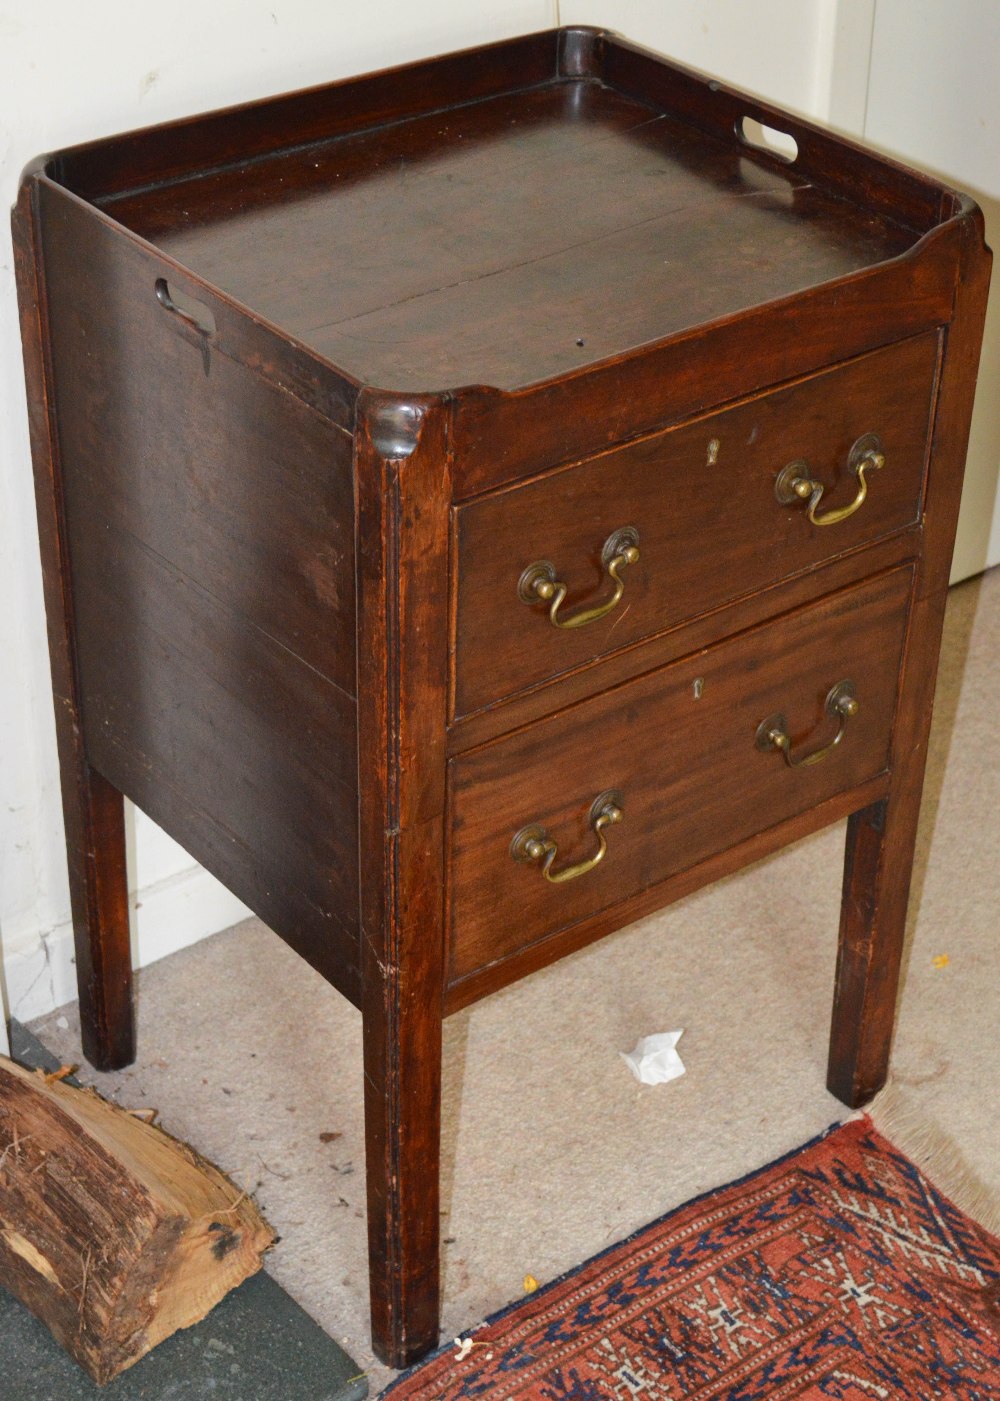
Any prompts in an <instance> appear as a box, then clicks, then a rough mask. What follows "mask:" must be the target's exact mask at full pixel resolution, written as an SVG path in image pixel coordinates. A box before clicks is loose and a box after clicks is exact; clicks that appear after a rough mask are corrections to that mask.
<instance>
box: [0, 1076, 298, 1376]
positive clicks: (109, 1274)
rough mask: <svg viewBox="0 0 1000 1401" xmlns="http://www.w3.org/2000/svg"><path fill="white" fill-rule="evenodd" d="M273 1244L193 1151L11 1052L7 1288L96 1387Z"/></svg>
mask: <svg viewBox="0 0 1000 1401" xmlns="http://www.w3.org/2000/svg"><path fill="white" fill-rule="evenodd" d="M274 1239H275V1235H274V1232H273V1231H272V1229H271V1227H270V1226H269V1225H268V1224H267V1222H266V1221H265V1220H264V1219H263V1217H262V1216H261V1215H260V1213H259V1212H258V1210H257V1208H256V1206H255V1205H254V1204H253V1202H252V1201H251V1200H250V1199H249V1198H248V1197H247V1195H246V1194H245V1193H244V1192H241V1191H240V1190H239V1189H238V1188H237V1187H236V1186H235V1185H234V1184H233V1183H232V1182H230V1181H229V1179H228V1178H227V1177H225V1176H224V1175H223V1173H221V1172H220V1171H219V1170H218V1168H215V1167H213V1166H212V1164H211V1163H209V1162H207V1161H206V1160H205V1159H204V1158H202V1157H201V1156H200V1155H199V1154H197V1153H196V1152H195V1151H194V1149H192V1148H190V1147H189V1146H188V1145H187V1144H185V1143H181V1142H180V1141H179V1140H177V1139H175V1138H171V1137H170V1135H169V1134H167V1133H165V1132H164V1131H163V1130H162V1129H159V1128H157V1127H155V1126H154V1125H152V1124H149V1123H147V1122H143V1121H142V1120H141V1119H139V1118H137V1117H135V1116H134V1115H133V1114H130V1113H129V1112H128V1111H127V1110H124V1109H120V1108H118V1107H117V1106H116V1105H113V1104H110V1103H108V1101H107V1100H104V1099H102V1098H101V1097H100V1096H99V1095H98V1094H97V1093H96V1091H93V1090H81V1089H76V1088H74V1087H73V1086H70V1085H65V1084H62V1083H60V1082H59V1081H54V1080H52V1079H51V1078H49V1079H47V1078H46V1077H45V1076H43V1075H42V1074H41V1072H34V1073H33V1072H31V1071H28V1070H24V1069H22V1068H21V1067H20V1066H18V1065H16V1064H15V1063H14V1062H13V1061H10V1060H8V1059H6V1057H3V1056H0V1284H3V1285H4V1286H5V1287H6V1288H7V1289H9V1290H10V1291H11V1293H13V1294H15V1295H16V1296H17V1298H19V1299H20V1300H21V1301H22V1302H23V1303H24V1304H26V1305H27V1307H28V1308H29V1309H30V1310H31V1311H32V1313H34V1314H35V1315H36V1316H37V1317H38V1318H39V1319H41V1320H42V1322H43V1323H45V1324H46V1325H47V1326H48V1328H49V1329H50V1330H51V1331H52V1333H53V1335H54V1336H55V1337H56V1338H57V1339H58V1341H59V1342H60V1343H61V1344H62V1346H63V1347H64V1348H65V1349H66V1351H67V1352H69V1353H70V1355H71V1356H72V1357H74V1358H75V1359H76V1360H77V1362H79V1363H80V1364H81V1366H83V1367H84V1368H85V1369H86V1371H87V1372H88V1373H89V1374H90V1376H91V1377H92V1378H93V1380H94V1381H95V1382H97V1383H98V1384H102V1383H104V1382H107V1381H110V1380H111V1379H112V1378H113V1377H115V1376H117V1374H118V1373H119V1372H121V1371H124V1369H125V1368H126V1367H130V1366H131V1365H132V1364H133V1363H134V1362H137V1361H138V1360H139V1358H141V1357H143V1356H144V1355H145V1354H146V1353H147V1352H149V1350H150V1349H151V1348H153V1347H155V1346H156V1345H157V1343H160V1342H162V1341H163V1339H164V1338H166V1337H169V1335H170V1334H171V1333H173V1332H175V1331H176V1330H177V1329H178V1328H186V1327H188V1326H190V1325H191V1324H192V1323H197V1321H198V1320H199V1319H201V1318H204V1317H205V1315H206V1314H207V1313H208V1312H209V1311H210V1309H212V1308H213V1307H214V1306H215V1305H216V1304H217V1303H218V1302H219V1300H220V1299H222V1298H223V1297H224V1295H226V1294H227V1293H228V1292H229V1291H230V1290H231V1289H233V1288H235V1286H236V1285H237V1284H239V1283H241V1281H242V1280H244V1279H245V1278H246V1277H247V1276H248V1275H251V1274H253V1273H254V1272H255V1271H256V1270H258V1269H259V1268H260V1265H261V1257H262V1255H263V1253H264V1251H265V1250H267V1249H268V1247H269V1246H271V1245H272V1244H273V1243H274Z"/></svg>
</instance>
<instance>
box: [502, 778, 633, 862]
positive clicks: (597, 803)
mask: <svg viewBox="0 0 1000 1401" xmlns="http://www.w3.org/2000/svg"><path fill="white" fill-rule="evenodd" d="M621 820H622V798H621V794H620V793H617V792H615V791H614V790H609V791H608V792H607V793H601V794H599V796H598V797H596V798H595V799H594V801H593V802H592V803H591V805H590V825H591V828H592V829H593V832H594V835H595V836H596V837H597V842H598V847H597V851H596V852H595V853H594V855H593V856H588V857H587V859H586V861H578V862H576V864H575V865H573V866H563V867H561V869H560V870H558V871H555V870H553V869H552V868H553V865H554V864H555V859H556V857H557V855H558V854H559V848H558V847H557V846H556V844H555V842H554V841H553V840H552V838H551V837H550V836H549V834H548V832H547V831H546V830H545V828H544V827H541V826H539V825H538V823H537V822H531V823H529V824H528V826H527V827H522V828H521V830H520V832H518V834H517V836H516V837H515V838H514V840H513V841H512V842H511V844H510V854H511V856H512V857H513V858H514V860H515V861H538V862H541V866H542V875H543V876H544V877H545V879H546V880H547V881H549V882H550V883H551V884H552V885H562V883H563V882H564V881H568V880H576V878H577V876H585V875H586V874H587V872H588V871H592V870H593V869H594V867H595V866H597V865H599V864H600V863H601V862H602V861H603V860H604V853H605V852H606V851H607V849H608V839H607V837H606V836H605V835H604V832H605V829H606V828H607V827H613V826H614V825H615V823H616V822H620V821H621Z"/></svg>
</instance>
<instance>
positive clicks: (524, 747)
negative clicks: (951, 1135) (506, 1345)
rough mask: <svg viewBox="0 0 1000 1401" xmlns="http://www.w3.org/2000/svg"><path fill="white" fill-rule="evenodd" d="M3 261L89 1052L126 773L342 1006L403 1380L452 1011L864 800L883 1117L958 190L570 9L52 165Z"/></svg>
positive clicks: (938, 617)
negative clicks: (24, 403) (555, 25)
mask: <svg viewBox="0 0 1000 1401" xmlns="http://www.w3.org/2000/svg"><path fill="white" fill-rule="evenodd" d="M754 122H757V123H764V124H765V126H767V127H770V128H776V129H778V130H779V131H783V132H785V133H788V134H790V135H791V136H792V137H793V138H794V141H795V143H796V145H797V154H796V155H795V157H794V159H792V160H790V161H789V160H786V159H785V158H783V157H782V156H781V155H780V154H778V153H777V152H776V151H774V150H772V149H769V148H767V147H766V146H760V145H758V144H756V137H755V136H754V130H755V128H754V127H753V126H752V125H751V124H752V123H754ZM14 231H15V244H16V256H17V272H18V283H19V290H20V299H21V308H22V322H23V335H24V347H25V358H26V366H27V378H28V388H29V408H30V418H31V430H32V444H33V453H34V461H35V472H36V483H37V494H38V513H39V523H40V534H41V542H42V555H43V566H44V575H45V589H46V607H47V614H48V623H49V641H50V649H51V656H52V671H53V683H54V691H55V697H56V715H57V723H58V736H59V748H60V760H61V767H62V776H63V799H64V810H65V818H66V835H67V846H68V853H69V863H70V875H71V890H72V899H73V918H74V928H75V933H76V944H77V965H78V972H79V983H80V1000H81V1015H82V1022H83V1036H84V1049H85V1052H86V1054H87V1056H88V1058H89V1059H90V1061H91V1062H92V1063H93V1064H95V1065H97V1066H99V1067H101V1068H110V1067H114V1066H120V1065H123V1064H125V1063H127V1062H128V1061H129V1060H130V1059H131V1058H132V1056H133V1054H134V1024H133V1013H132V998H131V972H130V966H129V936H128V899H127V890H126V876H125V850H124V828H123V818H122V795H123V794H124V795H126V796H128V797H129V798H131V799H132V800H133V801H134V802H136V803H137V804H138V805H139V807H141V808H142V809H143V810H144V811H146V812H148V813H149V814H150V815H151V816H152V817H153V818H154V819H155V820H156V821H157V822H158V823H160V825H161V826H163V827H164V828H165V829H166V831H167V832H169V833H170V834H171V836H173V837H174V838H175V839H176V840H177V841H179V842H180V843H181V844H182V845H183V846H184V847H186V848H187V850H188V851H190V852H191V853H192V855H193V856H194V857H196V858H197V859H198V860H199V861H201V862H202V863H203V864H204V865H205V866H206V867H207V868H208V869H209V870H210V871H212V872H213V873H214V874H215V875H216V876H218V877H219V878H220V879H221V880H222V881H224V882H225V884H226V885H227V886H229V888H230V889H232V890H233V891H234V892H235V893H236V894H237V895H238V896H240V898H241V899H243V900H244V901H246V903H247V904H248V905H249V906H250V907H251V908H252V909H253V910H254V911H255V912H256V913H257V914H258V915H260V917H261V918H262V919H264V920H265V921H266V922H267V923H268V924H269V925H270V926H271V927H272V928H273V929H274V930H275V931H276V932H277V933H278V934H279V935H280V936H281V937H282V938H283V939H285V940H286V941H287V942H288V943H289V944H290V945H291V946H292V947H293V948H295V949H297V950H298V952H299V953H301V954H302V955H303V957H305V958H306V959H308V961H309V962H310V963H311V964H312V965H313V966H314V967H315V968H317V969H318V970H319V971H320V972H321V973H322V974H323V975H324V976H325V977H326V978H327V979H328V980H329V981H330V982H331V983H333V984H334V986H335V987H337V988H338V989H339V990H340V991H341V992H342V993H343V994H344V995H345V996H346V997H348V998H349V999H350V1000H351V1001H352V1002H354V1003H355V1004H356V1005H358V1006H359V1007H360V1008H361V1009H362V1012H363V1018H364V1057H365V1113H366V1140H367V1174H368V1207H369V1242H370V1265H371V1285H372V1329H373V1339H374V1345H375V1348H376V1351H377V1352H378V1353H379V1355H380V1356H381V1357H382V1358H384V1359H385V1360H387V1361H389V1362H391V1363H393V1364H394V1365H401V1364H403V1363H405V1362H408V1361H411V1360H413V1359H414V1358H416V1357H418V1356H419V1355H421V1354H422V1353H423V1352H425V1351H426V1350H427V1349H428V1348H429V1347H430V1346H431V1345H432V1344H433V1343H434V1342H435V1340H436V1338H437V1332H438V1229H439V1220H438V1215H439V1196H438V1166H439V1123H440V1079H441V1021H442V1017H443V1016H444V1015H446V1014H447V1013H449V1012H452V1011H454V1010H456V1009H457V1008H459V1007H461V1006H463V1005H465V1004H466V1003H468V1002H470V1001H472V1000H474V999H476V998H478V997H481V996H483V995H485V994H487V993H489V992H490V991H492V990H493V989H495V988H497V987H500V986H502V985H503V984H505V983H508V982H510V981H512V980H513V979H515V978H518V977H520V976H522V975H523V974H524V973H526V972H529V971H530V970H532V969H534V968H538V967H541V966H543V965H545V964H547V963H549V962H551V961H552V960H554V959H556V958H558V957H560V956H561V955H563V954H565V953H567V952H569V951H570V950H572V949H575V948H578V947H580V946H581V945H583V944H585V943H587V942H589V941H590V940H592V939H595V938H597V937H599V936H600V935H603V934H605V933H607V932H609V931H611V930H613V929H616V928H619V927H621V926H622V925H623V924H625V923H627V922H628V921H630V920H632V919H635V918H636V917H637V916H639V915H641V914H643V913H647V912H649V911H651V910H654V909H657V908H659V907H660V906H663V905H665V904H667V903H668V902H669V901H670V900H672V899H675V898H676V897H678V896H679V895H682V894H684V893H686V892H688V891H690V890H692V889H694V888H695V887H697V886H698V885H701V884H703V883H705V882H706V881H709V880H712V879H715V878H716V877H717V876H720V875H723V874H725V873H728V872H730V871H732V870H734V869H736V868H737V867H739V866H741V865H743V864H745V863H746V862H748V861H751V860H755V859H757V858H758V857H760V856H762V855H764V854H766V853H768V852H770V851H773V850H775V849H777V848H779V847H781V846H782V845H784V844H786V843H788V842H790V841H792V840H794V839H796V838H798V837H801V836H802V835H804V834H805V833H807V832H810V831H813V830H815V829H817V828H819V827H821V826H823V825H825V824H827V823H830V822H834V821H836V820H838V819H841V818H844V817H848V818H849V822H848V826H847V853H846V863H845V876H844V898H843V904H842V913H841V928H840V948H839V958H838V964H837V976H836V988H835V998H834V1013H833V1029H832V1039H831V1050H830V1070H829V1085H830V1088H831V1089H832V1090H833V1091H834V1093H836V1094H837V1095H839V1096H840V1097H841V1098H842V1099H843V1100H845V1101H846V1102H847V1103H849V1104H859V1103H861V1102H863V1101H864V1100H866V1099H867V1098H869V1097H870V1096H871V1095H872V1094H873V1093H874V1092H875V1091H876V1090H877V1089H878V1088H879V1086H880V1085H881V1084H882V1082H883V1080H884V1079H885V1075H886V1071H887V1063H888V1056H889V1046H890V1040H891V1033H892V1024H893V1015H894V1006H895V998H896V987H897V979H898V972H899V965H900V954H901V947H902V938H903V929H904V920H905V912H906V902H907V893H908V887H909V881H910V869H911V864H912V857H913V847H914V839H915V831H916V822H917V814H918V809H919V801H920V790H921V784H922V780H923V768H924V756H925V751H926V744H927V734H928V727H929V723H930V713H931V702H932V697H933V690H934V677H935V670H936V664H937V655H938V647H939V643H940V634H941V623H942V616H943V610H944V603H945V594H946V588H947V583H948V569H949V562H950V556H951V550H952V544H953V540H954V533H955V524H956V518H957V513H958V504H959V497H960V492H961V481H962V471H963V464H964V457H965V450H966V444H967V435H968V426H969V417H970V413H971V406H972V398H973V392H974V386H975V372H976V364H977V360H978V354H979V344H980V339H981V334H982V321H983V315H984V308H985V299H986V290H987V284H988V279H989V266H990V255H989V253H988V251H987V250H986V249H985V247H984V244H983V234H982V221H981V216H980V214H979V211H978V210H977V209H976V207H975V205H974V204H973V203H972V202H971V201H970V200H968V199H967V198H965V197H964V196H962V195H959V194H956V193H954V192H952V191H951V190H948V189H946V188H944V187H942V186H941V185H939V184H938V183H936V182H934V181H933V180H930V179H928V178H926V177H924V176H922V175H918V174H915V173H914V172H912V171H908V170H905V169H904V168H902V167H900V166H898V165H895V164H893V163H892V162H890V161H887V160H885V159H884V158H881V157H877V156H875V155H873V154H871V153H869V152H867V151H864V150H862V149H861V148H859V147H858V146H856V145H853V144H852V143H850V142H848V141H846V140H843V139H841V138H839V137H836V136H833V135H831V134H829V133H827V132H823V131H820V130H819V129H817V128H815V127H813V126H810V125H809V124H808V123H806V122H803V121H801V120H799V119H798V118H792V117H790V116H788V115H787V114H785V113H782V112H779V111H777V110H775V109H772V108H770V107H768V106H766V105H765V104H762V103H760V102H759V101H757V100H756V99H751V98H748V97H746V96H744V95H741V94H739V93H736V92H733V91H731V90H729V89H727V88H725V87H723V86H721V85H719V84H718V83H715V82H711V81H708V80H707V79H704V78H702V77H700V76H698V75H696V74H693V73H691V72H689V71H687V70H685V69H682V68H678V67H676V66H674V65H672V64H670V63H667V62H665V61H663V60H662V59H660V58H658V57H656V56H654V55H652V54H649V53H646V52H644V51H643V50H641V49H637V48H635V47H634V46H633V45H631V44H629V43H627V42H625V41H624V40H621V39H619V38H616V37H614V36H612V35H609V34H605V33H602V32H599V31H596V30H590V29H563V30H555V31H551V32H547V33H543V34H537V35H532V36H529V37H527V38H523V39H516V40H511V41H507V42H504V43H501V44H496V45H491V46H488V47H485V48H481V49H477V50H473V51H469V52H466V53H462V54H457V55H451V56H448V57H445V58H442V59H436V60H433V61H429V62H423V63H418V64H413V65H409V66H407V67H404V68H400V69H396V70H392V71H390V72H386V73H382V74H375V75H373V76H370V77H365V78H359V79H352V80H350V81H347V82H343V83H338V84H334V85H332V86H329V87H324V88H317V89H312V90H310V91H308V92H304V93H298V94H292V95H290V96H287V97H279V98H273V99H268V100H267V101H265V102H262V103H258V104H254V105H251V106H246V107H241V108H235V109H232V110H230V111H226V112H222V113H216V114H213V115H210V116H206V117H198V118H193V119H190V120H186V121H181V122H177V123H173V124H171V125H168V126H163V127H158V128H153V129H150V130H147V131H143V132H138V133H134V134H131V135H128V136H122V137H115V138H112V139H109V140H105V141H100V142H96V143H94V144H92V145H89V146H83V147H77V148H75V149H73V150H70V151H66V152H62V153H60V154H58V155H55V156H52V157H48V158H46V159H44V160H43V161H41V162H39V164H38V165H37V166H36V167H34V168H33V169H31V170H30V171H29V172H28V173H26V175H25V178H24V180H23V183H22V186H21V191H20V197H19V200H18V204H17V206H16V209H15V213H14Z"/></svg>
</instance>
